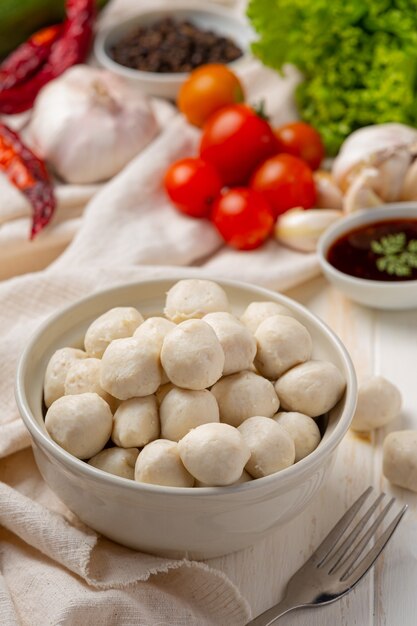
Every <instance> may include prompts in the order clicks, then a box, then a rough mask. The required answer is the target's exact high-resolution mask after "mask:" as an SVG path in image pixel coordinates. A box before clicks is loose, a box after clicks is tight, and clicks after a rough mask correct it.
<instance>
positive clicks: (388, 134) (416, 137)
mask: <svg viewBox="0 0 417 626" xmlns="http://www.w3.org/2000/svg"><path fill="white" fill-rule="evenodd" d="M416 143H417V130H416V129H414V128H410V127H409V126H405V125H403V124H378V125H375V126H366V127H364V128H361V129H359V130H357V131H355V132H354V133H352V134H351V135H350V136H349V137H348V138H347V139H346V141H345V142H344V143H343V145H342V147H341V149H340V152H339V155H338V156H337V158H336V159H335V160H334V163H333V167H332V175H333V177H334V179H335V181H336V183H337V184H338V185H339V187H340V188H341V189H342V190H343V191H346V189H347V188H348V187H349V185H350V184H351V183H352V181H353V179H354V178H355V177H356V176H357V175H358V174H359V173H360V172H361V170H362V169H363V168H364V167H373V168H376V169H377V170H378V171H379V172H380V174H381V176H380V178H379V182H378V183H377V184H376V187H375V188H374V191H375V192H376V193H377V195H378V196H380V197H381V198H382V199H383V200H384V201H385V202H391V201H393V200H397V199H398V198H399V195H400V192H401V187H402V184H403V181H404V177H405V174H406V171H407V168H408V167H409V165H410V163H411V158H412V156H411V152H412V147H413V144H416Z"/></svg>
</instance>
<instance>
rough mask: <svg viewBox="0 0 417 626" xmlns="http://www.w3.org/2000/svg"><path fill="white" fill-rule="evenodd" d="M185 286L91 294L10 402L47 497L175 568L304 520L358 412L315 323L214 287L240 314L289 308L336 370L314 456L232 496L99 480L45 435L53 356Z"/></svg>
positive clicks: (40, 337)
mask: <svg viewBox="0 0 417 626" xmlns="http://www.w3.org/2000/svg"><path fill="white" fill-rule="evenodd" d="M182 278H185V276H184V275H183V274H181V273H179V274H178V275H176V276H174V279H170V280H163V279H161V280H152V281H144V282H139V283H133V284H130V285H125V286H122V287H117V288H114V289H109V290H108V291H103V292H100V293H96V294H93V295H92V296H90V297H88V298H85V299H84V300H81V301H79V302H77V303H76V304H74V305H73V306H71V307H69V308H67V309H65V310H63V311H61V312H59V313H57V314H56V315H54V316H52V317H51V318H49V319H48V320H47V321H46V322H45V323H44V324H43V326H42V327H41V328H40V329H39V330H38V331H37V332H36V333H35V334H34V336H33V337H32V339H31V340H30V342H29V344H28V345H27V347H26V349H25V351H24V353H23V355H22V357H21V359H20V362H19V366H18V371H17V379H16V399H17V404H18V407H19V411H20V414H21V415H22V418H23V421H24V423H25V425H26V427H27V428H28V430H29V432H30V434H31V437H32V446H33V452H34V456H35V460H36V463H37V465H38V467H39V470H40V472H41V474H42V476H43V477H44V479H45V481H46V483H47V484H48V485H49V487H50V488H51V489H52V490H53V491H54V492H55V493H56V494H57V496H58V497H59V498H60V499H61V500H62V501H63V502H64V503H65V504H66V505H67V506H68V508H69V509H71V511H73V512H74V513H75V514H76V515H77V516H78V517H79V518H80V519H81V520H82V521H83V522H84V523H86V524H88V525H89V526H90V527H91V528H93V529H94V530H96V531H98V532H99V533H101V534H103V535H105V536H106V537H108V538H110V539H112V540H113V541H117V542H118V543H121V544H123V545H125V546H128V547H130V548H134V549H137V550H142V551H144V552H150V553H153V554H159V555H163V556H168V557H172V558H180V557H184V556H186V557H188V558H196V559H203V558H211V557H215V556H221V555H223V554H228V553H229V552H234V551H236V550H240V549H241V548H246V547H247V546H250V545H251V544H253V543H255V542H256V541H258V540H259V539H260V538H262V537H264V536H265V535H266V534H267V533H268V532H269V531H271V530H273V529H274V528H276V527H277V526H279V525H280V524H283V523H284V522H286V521H288V520H290V519H292V518H293V517H294V516H295V515H297V514H298V513H300V512H301V511H302V510H303V509H304V508H305V507H306V506H307V504H308V503H309V502H310V500H311V499H312V498H313V497H314V495H315V494H316V492H317V491H318V489H319V488H320V487H321V485H322V483H323V481H324V479H325V478H326V475H327V474H328V473H329V472H330V471H331V467H332V464H333V461H334V458H335V452H336V449H337V447H338V445H339V444H340V442H341V440H342V438H343V437H344V435H345V434H346V432H347V430H348V428H349V425H350V422H351V420H352V416H353V412H354V410H355V405H356V379H355V372H354V369H353V366H352V362H351V360H350V358H349V355H348V353H347V351H346V349H345V348H344V346H343V344H342V343H341V341H340V340H339V339H338V338H337V337H336V336H335V335H334V333H333V332H332V331H331V330H330V329H329V328H328V327H327V326H326V325H325V324H324V323H323V322H322V321H321V320H320V319H319V318H318V317H316V316H315V315H313V314H312V313H310V312H309V311H308V310H307V309H305V308H304V307H303V306H301V305H300V304H298V303H297V302H294V301H293V300H290V299H289V298H286V297H285V296H282V295H280V294H277V293H274V292H272V291H268V290H266V289H261V288H259V287H254V286H251V285H246V284H244V283H239V282H236V281H225V280H217V279H216V278H214V280H216V281H217V282H218V283H219V284H220V285H221V286H222V287H223V288H224V289H225V290H226V292H227V294H228V297H229V301H230V302H231V305H232V309H233V311H234V312H235V313H237V314H240V313H242V312H243V310H244V309H245V308H246V306H247V305H248V304H249V303H250V302H253V301H261V300H273V301H275V302H278V303H280V304H283V305H285V306H286V307H288V308H289V309H290V310H291V311H292V312H293V314H294V316H295V317H296V318H297V319H298V320H299V321H300V322H302V323H303V324H304V325H305V326H306V327H307V329H308V330H309V332H310V334H311V336H312V339H313V345H314V358H319V359H326V360H329V361H332V362H333V363H334V364H335V365H336V366H337V367H338V368H339V369H340V371H341V372H342V374H343V376H344V378H345V380H346V391H345V394H344V396H343V398H342V399H341V400H340V401H339V402H338V404H337V405H336V406H335V407H334V408H333V409H332V410H331V411H330V412H329V415H328V423H327V426H326V429H325V432H324V435H323V438H322V440H321V442H320V444H319V446H318V447H317V448H316V450H314V452H312V453H311V454H310V455H309V456H307V457H306V458H304V459H302V460H301V461H299V462H298V463H296V464H295V465H292V466H291V467H288V468H287V469H284V470H282V471H280V472H278V473H276V474H272V475H271V476H266V477H265V478H259V479H257V480H253V481H250V482H247V483H243V484H239V485H232V486H229V487H203V488H191V489H190V488H188V489H187V488H184V487H161V486H158V485H149V484H145V483H138V482H135V481H134V480H128V479H125V478H120V477H119V476H114V475H112V474H108V473H106V472H103V471H101V470H99V469H97V468H95V467H93V466H91V465H88V464H87V463H85V462H84V461H80V460H79V459H77V458H75V457H74V456H72V455H71V454H69V453H68V452H66V451H65V450H63V448H61V447H60V446H59V445H58V444H56V443H55V442H54V441H53V440H52V439H51V437H50V436H49V434H48V433H47V431H46V429H45V423H44V416H43V406H42V398H43V378H44V374H45V369H46V365H47V363H48V361H49V359H50V357H51V355H52V354H53V353H54V352H55V350H57V349H58V348H61V347H64V346H71V345H72V346H82V341H83V337H84V334H85V331H86V329H87V328H88V326H89V324H90V323H91V321H92V320H93V319H95V318H96V317H98V315H100V314H101V313H103V312H104V311H106V310H107V309H110V308H112V307H115V306H129V305H130V306H137V307H138V309H139V310H140V311H141V312H142V313H143V314H144V315H145V317H149V316H151V315H158V314H160V313H161V311H162V310H163V307H164V302H165V294H166V292H167V291H168V290H169V289H170V288H171V287H172V285H173V284H174V283H175V282H177V280H180V279H182Z"/></svg>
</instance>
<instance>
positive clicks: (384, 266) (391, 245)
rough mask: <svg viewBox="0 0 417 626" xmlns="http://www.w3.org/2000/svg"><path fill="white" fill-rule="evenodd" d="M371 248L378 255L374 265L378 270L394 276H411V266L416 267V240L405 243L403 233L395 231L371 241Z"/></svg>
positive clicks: (405, 239)
mask: <svg viewBox="0 0 417 626" xmlns="http://www.w3.org/2000/svg"><path fill="white" fill-rule="evenodd" d="M371 250H372V252H374V253H375V254H378V255H380V257H379V258H378V259H377V260H376V266H377V268H378V270H379V271H380V272H387V273H388V274H390V275H394V276H411V273H412V268H414V269H416V268H417V240H416V239H412V240H410V241H409V242H408V243H407V237H406V234H405V233H395V234H392V235H386V236H385V237H381V239H380V240H379V241H375V240H374V241H371Z"/></svg>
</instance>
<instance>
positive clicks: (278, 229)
mask: <svg viewBox="0 0 417 626" xmlns="http://www.w3.org/2000/svg"><path fill="white" fill-rule="evenodd" d="M342 217H343V213H342V211H338V210H336V209H307V210H304V209H301V208H295V209H291V210H290V211H287V212H286V213H283V215H281V216H280V217H279V218H278V220H277V222H276V224H275V238H276V239H277V240H278V241H279V242H280V243H282V244H284V245H285V246H288V247H289V248H294V249H295V250H300V251H302V252H314V250H315V249H316V246H317V242H318V240H319V238H320V236H321V235H322V233H323V232H324V231H325V230H326V229H327V228H328V227H329V226H331V224H333V223H334V222H336V221H337V220H339V219H340V218H342Z"/></svg>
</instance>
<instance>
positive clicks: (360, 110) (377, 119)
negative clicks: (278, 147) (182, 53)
mask: <svg viewBox="0 0 417 626" xmlns="http://www.w3.org/2000/svg"><path fill="white" fill-rule="evenodd" d="M248 16H249V18H250V20H251V21H252V24H253V26H254V28H255V30H256V31H257V33H258V35H259V38H258V40H257V41H256V42H255V43H254V44H253V52H254V53H255V54H256V55H257V56H258V57H259V58H260V59H261V60H262V61H263V62H264V63H265V64H266V65H269V66H271V67H273V68H275V69H277V70H278V71H281V70H282V67H283V65H284V64H286V63H292V64H293V65H295V66H296V67H297V68H298V69H299V70H300V71H301V72H302V73H303V74H304V78H305V80H304V82H303V83H302V84H301V85H300V86H299V88H298V90H297V94H296V99H297V103H298V107H299V110H300V114H301V117H302V118H303V119H305V120H306V121H307V122H309V123H311V124H312V125H314V126H315V127H316V128H317V129H318V130H319V131H320V132H321V134H322V136H323V139H324V141H325V144H326V147H327V150H328V152H329V154H335V153H336V152H337V150H338V149H339V147H340V144H341V143H342V141H343V140H344V139H345V138H346V137H347V135H349V134H350V133H351V132H352V131H354V130H356V129H357V128H360V127H361V126H366V125H368V124H378V123H384V122H402V123H404V124H409V125H411V126H416V125H417V0H366V2H365V1H364V0H343V1H342V0H251V1H250V3H249V7H248Z"/></svg>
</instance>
